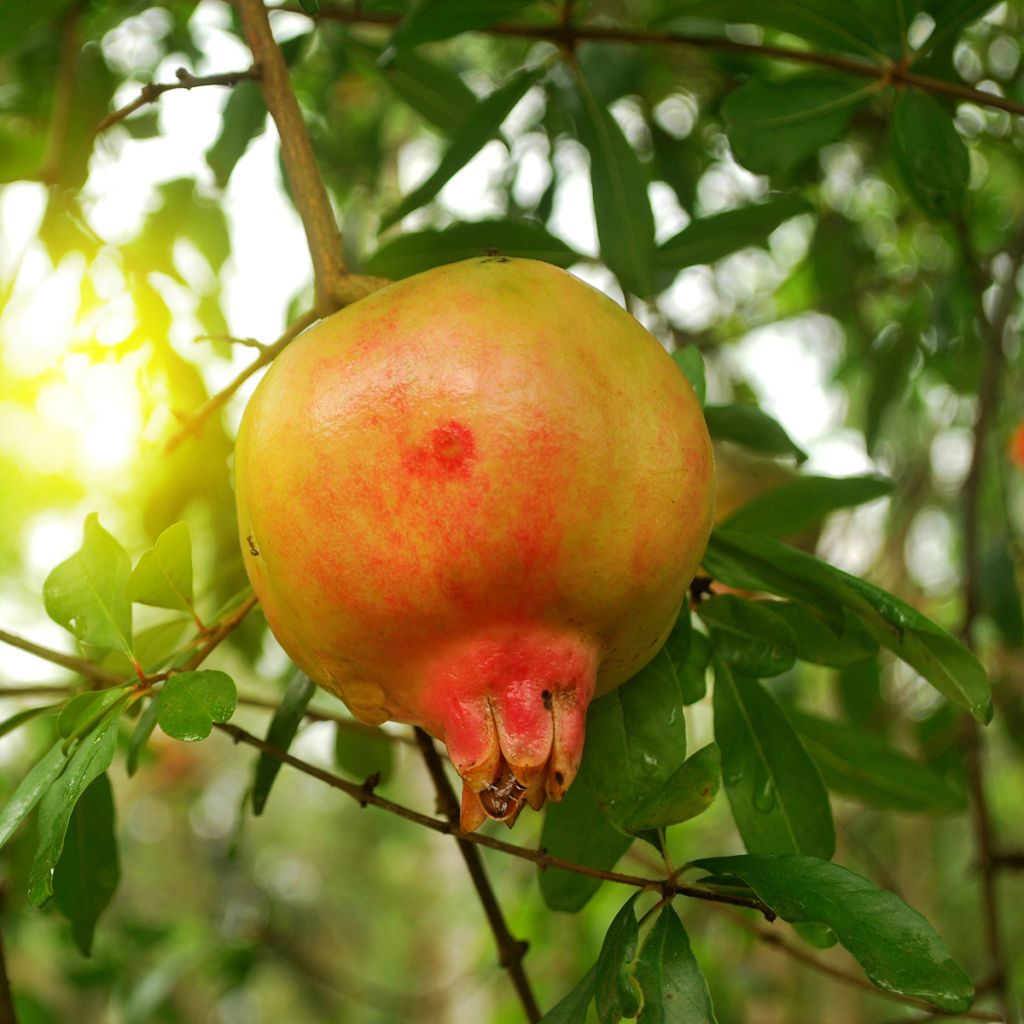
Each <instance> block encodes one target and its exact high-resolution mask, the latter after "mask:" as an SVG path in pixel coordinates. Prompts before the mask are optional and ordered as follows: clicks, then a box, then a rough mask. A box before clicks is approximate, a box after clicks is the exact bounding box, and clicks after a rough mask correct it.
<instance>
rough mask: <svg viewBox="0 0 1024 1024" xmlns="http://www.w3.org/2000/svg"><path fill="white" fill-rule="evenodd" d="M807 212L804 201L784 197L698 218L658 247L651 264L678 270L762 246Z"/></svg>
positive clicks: (806, 204) (808, 206) (795, 197)
mask: <svg viewBox="0 0 1024 1024" xmlns="http://www.w3.org/2000/svg"><path fill="white" fill-rule="evenodd" d="M810 210H811V206H810V204H809V203H808V202H807V201H806V200H805V199H802V198H801V197H799V196H783V197H781V198H779V199H770V200H768V202H765V203H756V204H753V205H751V206H742V207H740V208H739V209H736V210H726V211H725V212H723V213H716V214H712V215H711V216H710V217H701V218H700V219H699V220H694V221H691V222H690V223H689V224H687V225H686V227H685V228H683V230H682V231H680V232H679V234H678V235H674V236H673V237H672V238H670V239H668V241H666V242H662V243H661V245H659V246H658V248H657V251H656V252H655V254H654V265H655V266H656V267H657V268H658V269H659V270H681V269H682V268H683V267H692V266H694V265H695V264H700V263H714V262H715V261H716V260H720V259H722V258H723V257H725V256H729V255H731V254H732V253H734V252H738V251H739V250H740V249H747V248H749V247H750V246H754V245H763V244H764V243H765V242H766V241H767V239H768V236H769V235H770V234H771V233H772V232H773V231H774V230H775V229H776V228H777V227H778V226H779V225H780V224H782V223H784V222H785V221H787V220H790V219H791V218H792V217H796V216H798V215H799V214H801V213H808V212H810Z"/></svg>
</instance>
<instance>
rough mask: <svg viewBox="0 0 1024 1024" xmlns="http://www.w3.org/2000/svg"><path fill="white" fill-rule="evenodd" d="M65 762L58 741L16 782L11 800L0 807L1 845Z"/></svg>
mask: <svg viewBox="0 0 1024 1024" xmlns="http://www.w3.org/2000/svg"><path fill="white" fill-rule="evenodd" d="M67 763H68V755H67V754H66V753H65V752H64V746H63V744H62V743H61V742H60V741H58V742H57V743H55V744H54V745H53V746H52V747H50V749H49V750H48V751H47V752H46V753H45V754H44V755H43V756H42V757H41V758H40V759H39V760H38V761H37V762H36V763H35V764H34V765H33V767H32V768H31V770H30V771H29V773H28V774H27V775H26V776H25V777H24V778H23V779H22V780H21V782H19V783H18V787H17V789H15V791H14V793H13V794H12V795H11V798H10V800H8V801H7V803H6V804H4V809H3V810H2V811H0V848H2V847H3V846H4V845H5V844H6V842H7V840H8V839H10V838H11V836H12V835H14V832H15V829H17V827H18V826H19V825H20V824H21V823H22V822H23V821H24V820H25V819H26V818H27V817H28V816H29V814H31V813H32V810H33V809H34V808H35V806H36V804H37V803H39V801H40V799H42V796H43V794H44V793H45V792H46V791H47V790H48V789H49V788H50V786H51V785H53V782H54V780H55V779H56V778H57V776H58V775H60V773H61V772H62V771H64V768H65V767H66V765H67Z"/></svg>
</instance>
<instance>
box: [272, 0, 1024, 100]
mask: <svg viewBox="0 0 1024 1024" xmlns="http://www.w3.org/2000/svg"><path fill="white" fill-rule="evenodd" d="M279 9H280V10H284V11H289V12H292V13H294V14H304V15H306V16H307V17H311V15H309V14H308V12H307V11H304V10H303V9H302V8H301V7H299V6H297V5H295V6H293V5H291V4H285V5H283V6H282V7H281V8H279ZM315 17H316V19H318V20H324V21H338V22H342V23H344V24H347V25H367V26H372V25H378V26H385V27H390V26H394V25H397V24H398V23H399V22H400V21H401V20H402V15H400V14H387V13H381V12H374V11H349V10H345V9H343V8H338V7H321V9H320V13H319V14H317V15H316V16H315ZM475 31H477V32H482V33H484V34H486V35H494V36H514V37H516V38H521V39H543V40H545V41H547V42H550V43H554V44H555V45H557V46H560V47H563V48H565V47H569V48H572V47H574V46H575V45H576V44H577V43H581V42H597V43H625V44H631V45H636V46H689V47H692V48H694V49H700V50H715V51H718V52H720V53H736V54H740V55H742V56H747V57H770V58H772V59H774V60H781V61H786V62H788V63H793V64H810V65H812V66H814V67H823V68H830V69H831V70H833V71H839V72H842V73H843V74H847V75H855V76H856V77H858V78H876V79H879V80H881V81H885V82H888V83H891V84H900V85H913V86H916V87H917V88H918V89H923V90H924V91H925V92H931V93H938V94H939V95H943V96H950V97H953V98H955V99H959V100H964V101H966V102H970V103H976V104H978V106H981V107H995V108H996V109H998V110H1005V111H1007V112H1008V113H1011V114H1020V115H1024V103H1020V102H1018V101H1016V100H1011V99H1006V98H1005V97H1003V96H996V95H995V94H994V93H990V92H983V91H982V90H980V89H972V88H971V87H970V86H967V85H961V84H959V83H956V82H945V81H942V80H941V79H938V78H930V77H928V76H927V75H918V74H915V73H914V72H912V71H909V70H907V69H905V68H902V67H900V66H898V65H896V64H894V63H892V62H891V61H886V62H885V63H877V64H875V63H871V62H869V61H864V60H855V59H852V58H849V57H842V56H840V55H838V54H834V53H816V52H814V51H811V50H797V49H795V48H793V47H789V46H775V45H772V44H770V43H741V42H738V41H737V40H735V39H729V38H727V37H724V36H702V35H692V34H690V33H686V32H659V31H655V30H650V29H631V28H620V27H617V26H605V25H572V24H554V25H527V24H515V23H511V22H499V23H498V24H496V25H489V26H488V27H486V28H482V29H476V30H475Z"/></svg>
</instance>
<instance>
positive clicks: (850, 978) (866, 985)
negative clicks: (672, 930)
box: [726, 909, 1003, 1021]
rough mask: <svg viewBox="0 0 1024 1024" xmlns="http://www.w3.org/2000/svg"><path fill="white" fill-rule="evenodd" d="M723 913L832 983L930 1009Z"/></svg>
mask: <svg viewBox="0 0 1024 1024" xmlns="http://www.w3.org/2000/svg"><path fill="white" fill-rule="evenodd" d="M726 913H728V914H729V916H730V917H731V918H732V919H733V920H734V921H735V922H736V923H737V924H738V925H739V926H740V927H741V928H743V929H745V930H746V931H748V932H750V934H751V935H755V936H757V938H758V939H760V940H761V942H763V943H764V944H765V945H766V946H771V947H772V948H773V949H777V950H778V951H779V952H781V953H785V954H786V955H787V956H789V957H792V958H793V959H794V960H796V961H798V962H799V963H802V964H804V965H805V966H807V967H810V968H811V969H812V970H815V971H817V972H818V973H819V974H827V975H828V976H829V977H830V978H834V979H835V980H836V981H841V982H842V983H843V984H844V985H850V986H851V987H853V988H859V989H863V990H864V991H865V992H870V993H871V994H872V995H875V996H879V997H880V998H882V999H890V1000H892V1001H893V1002H897V1003H905V1004H906V1005H907V1006H919V1007H921V1008H922V1009H925V1010H932V1009H934V1007H933V1006H932V1005H931V1003H927V1002H925V1001H924V1000H923V999H915V998H914V997H913V996H905V995H903V994H902V993H899V992H887V991H885V990H883V989H879V988H876V987H875V986H874V985H873V984H872V983H871V982H870V981H868V980H867V978H863V977H860V976H859V975H856V974H851V973H850V972H848V971H844V970H843V969H842V968H840V967H833V966H832V964H830V963H826V962H825V961H824V960H822V959H820V958H819V957H816V956H814V955H813V954H811V953H808V952H807V950H806V949H804V948H803V947H802V946H798V945H796V944H795V943H792V942H790V941H789V940H788V939H786V938H785V937H784V936H782V935H780V934H778V932H774V931H769V930H768V929H767V928H763V927H761V926H760V925H758V924H756V923H755V922H753V921H750V920H748V919H747V918H746V917H744V916H743V915H742V914H738V913H736V912H735V911H733V912H730V911H729V910H728V909H727V910H726ZM938 1016H941V1017H943V1018H947V1019H951V1018H956V1017H965V1018H967V1019H968V1020H987V1021H1001V1020H1002V1019H1003V1018H1002V1017H1001V1016H1000V1015H999V1014H998V1013H991V1012H989V1011H988V1010H965V1011H964V1012H963V1013H953V1014H947V1013H941V1014H938Z"/></svg>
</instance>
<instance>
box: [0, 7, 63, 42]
mask: <svg viewBox="0 0 1024 1024" xmlns="http://www.w3.org/2000/svg"><path fill="white" fill-rule="evenodd" d="M70 6H71V0H8V2H6V3H4V4H2V5H0V53H5V52H7V51H8V50H14V49H17V48H18V47H19V46H21V44H22V43H24V42H25V40H26V39H27V38H28V36H29V34H30V33H31V32H32V30H33V29H35V28H37V27H38V26H40V25H47V24H51V23H52V22H53V21H54V20H56V19H57V18H59V17H60V15H61V13H62V12H63V11H65V10H67V8H69V7H70Z"/></svg>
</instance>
